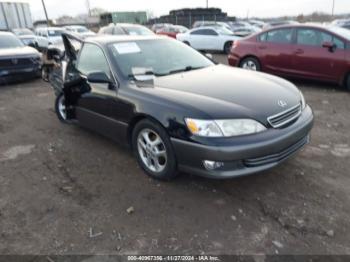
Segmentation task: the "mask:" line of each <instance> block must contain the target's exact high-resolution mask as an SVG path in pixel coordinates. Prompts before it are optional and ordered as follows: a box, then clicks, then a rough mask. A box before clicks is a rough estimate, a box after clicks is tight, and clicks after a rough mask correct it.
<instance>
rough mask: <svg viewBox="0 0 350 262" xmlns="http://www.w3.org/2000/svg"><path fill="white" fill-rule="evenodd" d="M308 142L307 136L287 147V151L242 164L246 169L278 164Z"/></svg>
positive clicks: (249, 160)
mask: <svg viewBox="0 0 350 262" xmlns="http://www.w3.org/2000/svg"><path fill="white" fill-rule="evenodd" d="M308 142H309V136H306V137H304V138H303V139H302V140H300V141H299V142H297V143H295V144H293V145H292V146H290V147H288V148H287V149H285V150H283V151H282V152H280V153H277V154H272V155H268V156H264V157H258V158H252V159H246V160H244V161H243V162H244V165H245V166H247V167H258V166H264V165H268V164H272V163H278V162H281V161H283V160H285V159H287V158H288V157H290V156H291V155H292V154H293V153H295V152H297V151H298V150H299V149H301V148H302V147H303V146H305V145H306V144H307V143H308Z"/></svg>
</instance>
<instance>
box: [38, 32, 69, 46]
mask: <svg viewBox="0 0 350 262" xmlns="http://www.w3.org/2000/svg"><path fill="white" fill-rule="evenodd" d="M64 32H65V29H64V28H60V27H40V28H37V29H36V30H35V35H36V36H37V42H38V46H39V48H40V49H43V50H45V49H47V48H48V46H49V45H59V44H61V43H62V37H61V36H62V33H64Z"/></svg>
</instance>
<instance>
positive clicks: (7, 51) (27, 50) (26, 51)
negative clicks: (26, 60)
mask: <svg viewBox="0 0 350 262" xmlns="http://www.w3.org/2000/svg"><path fill="white" fill-rule="evenodd" d="M28 56H39V52H38V51H37V50H36V49H34V48H32V47H29V46H24V47H18V48H4V49H0V59H2V58H14V57H28Z"/></svg>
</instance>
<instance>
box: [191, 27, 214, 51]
mask: <svg viewBox="0 0 350 262" xmlns="http://www.w3.org/2000/svg"><path fill="white" fill-rule="evenodd" d="M217 37H218V34H217V33H216V32H215V31H214V30H212V29H204V28H203V29H198V30H195V31H192V32H191V33H190V44H191V46H192V47H193V48H195V49H198V50H209V49H211V47H212V46H213V43H212V42H213V41H214V42H215V39H216V38H217Z"/></svg>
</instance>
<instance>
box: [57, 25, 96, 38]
mask: <svg viewBox="0 0 350 262" xmlns="http://www.w3.org/2000/svg"><path fill="white" fill-rule="evenodd" d="M64 28H65V29H66V30H67V31H68V32H73V33H76V34H78V35H80V36H81V37H83V38H86V37H89V36H95V35H96V34H95V33H94V32H92V31H91V30H89V29H87V28H86V27H85V26H81V25H70V26H65V27H64Z"/></svg>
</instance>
